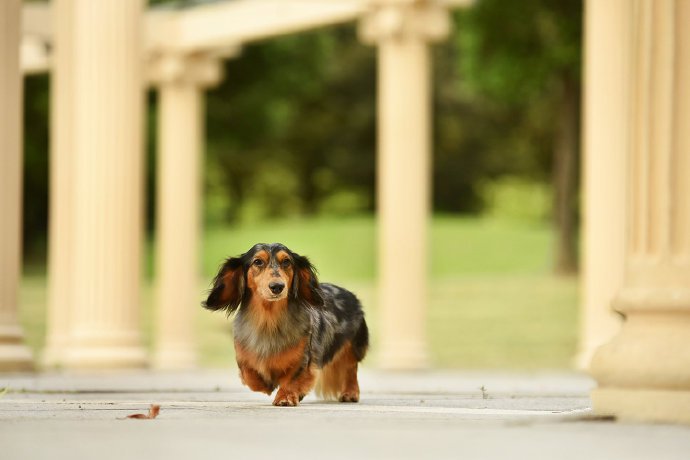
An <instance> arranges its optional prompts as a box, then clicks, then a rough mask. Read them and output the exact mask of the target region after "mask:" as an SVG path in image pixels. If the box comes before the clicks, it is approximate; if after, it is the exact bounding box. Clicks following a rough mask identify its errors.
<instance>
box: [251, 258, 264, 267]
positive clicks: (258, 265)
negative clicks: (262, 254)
mask: <svg viewBox="0 0 690 460" xmlns="http://www.w3.org/2000/svg"><path fill="white" fill-rule="evenodd" d="M252 263H253V264H254V265H256V266H257V267H263V265H264V261H263V260H261V259H254V262H252Z"/></svg>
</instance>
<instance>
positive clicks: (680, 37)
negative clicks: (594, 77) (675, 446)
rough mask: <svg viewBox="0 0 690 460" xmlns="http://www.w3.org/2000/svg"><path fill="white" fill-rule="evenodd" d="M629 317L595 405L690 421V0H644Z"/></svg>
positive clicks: (620, 299) (609, 352)
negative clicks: (689, 0) (689, 82)
mask: <svg viewBox="0 0 690 460" xmlns="http://www.w3.org/2000/svg"><path fill="white" fill-rule="evenodd" d="M631 4H632V5H633V44H634V56H633V59H632V60H633V62H632V67H631V68H632V72H631V75H632V78H633V86H632V93H633V104H632V107H631V115H632V120H633V121H632V129H631V132H630V144H629V149H628V154H629V163H630V168H629V174H630V180H629V188H628V192H627V198H628V202H629V204H630V208H629V217H628V225H629V229H630V232H629V235H628V239H627V248H626V255H627V261H626V269H625V280H624V285H623V288H622V289H621V290H620V292H619V293H618V295H617V297H616V299H615V301H614V307H615V308H616V309H617V310H618V311H620V312H622V313H623V314H624V315H625V317H626V319H625V321H624V323H623V326H622V329H621V331H620V333H619V334H618V335H617V336H616V337H615V338H614V339H613V341H611V342H610V343H608V344H607V345H604V346H603V347H601V348H599V349H598V350H597V352H596V354H595V355H594V358H593V360H592V374H593V376H594V377H595V378H596V380H597V382H598V387H597V389H596V390H594V391H593V392H592V402H593V405H594V410H595V411H596V412H597V413H599V414H612V415H615V416H617V417H618V418H620V419H631V420H647V421H659V422H682V423H690V199H689V197H690V130H689V129H688V126H690V85H688V81H690V28H689V27H688V24H690V2H687V1H685V0H657V1H654V2H651V1H647V0H635V1H633V2H631Z"/></svg>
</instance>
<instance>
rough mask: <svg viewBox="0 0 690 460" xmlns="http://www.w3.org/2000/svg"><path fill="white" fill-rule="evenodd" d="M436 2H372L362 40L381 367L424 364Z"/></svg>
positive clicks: (439, 17) (438, 21)
mask: <svg viewBox="0 0 690 460" xmlns="http://www.w3.org/2000/svg"><path fill="white" fill-rule="evenodd" d="M448 29H449V20H448V13H447V12H446V11H445V9H443V7H441V6H440V5H438V4H437V3H436V2H431V1H420V2H407V1H395V0H392V1H380V2H374V3H373V4H372V7H371V11H370V12H369V14H368V15H367V16H366V17H365V18H364V20H363V22H362V24H361V28H360V34H361V36H362V38H363V40H365V41H368V42H373V43H376V44H377V45H378V160H377V161H378V162H377V182H378V183H377V187H378V196H377V198H378V214H379V218H378V226H379V230H378V271H379V296H380V297H379V306H380V308H381V331H380V350H381V353H380V356H379V359H380V365H381V366H382V367H384V368H390V369H415V368H423V367H425V366H427V365H428V351H427V339H426V310H427V289H426V284H427V276H428V273H427V246H428V244H427V227H428V220H429V209H430V204H431V197H430V190H431V187H430V182H431V180H430V178H431V132H430V130H431V88H430V71H431V68H430V67H431V66H430V59H429V42H431V41H436V40H440V39H442V38H444V37H445V36H446V35H447V33H448Z"/></svg>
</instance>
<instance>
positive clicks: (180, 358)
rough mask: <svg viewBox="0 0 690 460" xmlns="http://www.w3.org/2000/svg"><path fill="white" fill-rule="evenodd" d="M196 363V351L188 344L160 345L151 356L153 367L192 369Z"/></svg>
mask: <svg viewBox="0 0 690 460" xmlns="http://www.w3.org/2000/svg"><path fill="white" fill-rule="evenodd" d="M197 364H198V360H197V354H196V351H195V350H194V348H193V347H189V346H166V347H160V348H159V349H158V350H156V353H155V354H154V357H153V367H154V368H156V369H161V370H186V369H194V368H196V367H197Z"/></svg>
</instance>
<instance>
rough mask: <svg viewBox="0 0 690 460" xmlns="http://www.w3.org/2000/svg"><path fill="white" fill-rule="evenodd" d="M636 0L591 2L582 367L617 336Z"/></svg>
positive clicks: (587, 48) (587, 47) (587, 33)
mask: <svg viewBox="0 0 690 460" xmlns="http://www.w3.org/2000/svg"><path fill="white" fill-rule="evenodd" d="M630 27H631V23H630V3H629V0H607V1H603V2H602V1H598V0H588V1H587V3H586V5H585V34H584V37H585V66H584V80H585V81H584V117H583V126H584V129H583V141H582V145H583V152H584V161H583V194H584V208H583V224H582V237H583V262H582V269H583V270H582V277H581V280H582V304H581V311H580V344H579V353H578V356H577V365H578V367H580V368H581V369H587V368H588V367H589V363H590V361H591V359H592V354H593V353H594V350H596V349H597V348H598V347H599V346H601V345H603V344H604V343H606V342H608V341H609V340H611V338H613V336H614V334H615V333H616V332H617V331H618V329H619V328H620V322H621V321H620V317H619V316H618V315H617V314H616V313H615V312H614V311H613V309H612V308H611V302H612V301H613V298H614V296H615V294H616V292H618V290H619V289H620V288H621V286H622V284H623V267H624V260H625V238H623V237H622V235H624V234H625V207H626V202H625V178H626V177H627V176H626V166H625V165H626V148H627V145H628V144H627V142H628V132H629V125H630V116H629V110H630V104H629V97H630V90H629V88H630V85H629V80H630V78H629V76H630V67H629V65H630V62H629V61H630V59H629V57H630V38H631V37H630Z"/></svg>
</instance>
